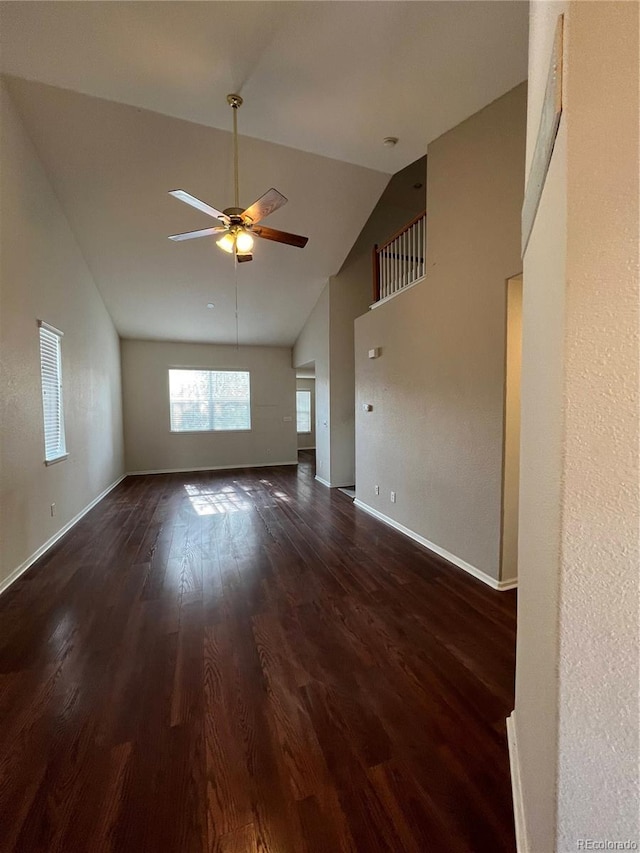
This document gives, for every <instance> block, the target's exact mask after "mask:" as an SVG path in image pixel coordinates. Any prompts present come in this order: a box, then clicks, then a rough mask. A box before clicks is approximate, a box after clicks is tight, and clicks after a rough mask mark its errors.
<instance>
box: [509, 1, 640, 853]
mask: <svg viewBox="0 0 640 853" xmlns="http://www.w3.org/2000/svg"><path fill="white" fill-rule="evenodd" d="M566 10H567V17H566V26H565V71H566V78H565V101H564V114H563V118H562V122H561V127H560V133H559V136H558V140H557V143H556V147H555V150H554V154H553V158H552V163H551V168H550V171H549V175H548V177H547V181H546V184H545V188H544V192H543V198H542V203H541V206H540V209H539V211H538V215H537V218H536V222H535V225H534V230H533V233H532V237H531V240H530V243H529V246H528V249H527V252H526V256H525V264H524V304H523V314H524V317H523V324H524V331H523V340H524V343H523V380H522V398H523V402H522V419H523V420H522V423H523V429H522V466H521V467H522V472H523V476H522V485H521V496H520V497H521V508H520V530H521V533H520V552H519V557H520V593H519V620H518V621H519V625H518V652H517V689H516V708H515V719H516V731H517V742H518V753H519V759H520V778H521V782H522V790H523V804H524V811H525V818H526V830H527V836H528V849H529V851H531V853H535V851H538V850H557V851H559V853H568V851H572V850H575V849H577V842H578V840H579V839H581V838H582V839H584V838H592V839H607V840H610V841H625V840H627V839H631V840H633V841H637V839H638V837H639V831H640V826H639V820H638V815H639V811H640V809H639V807H640V802H639V794H638V792H639V785H638V754H639V748H638V747H639V745H638V618H637V617H638V611H637V607H638V562H639V555H638V529H639V518H638V506H639V494H638V422H639V413H638V397H637V391H638V384H639V376H638V356H639V353H638V329H639V327H638V321H639V317H638V302H639V293H638V276H639V271H638V225H639V222H638V159H639V150H638V118H639V116H638V90H637V85H631V81H637V78H638V63H639V56H638V6H637V4H632V3H571V4H568V5H567V6H566ZM557 12H558V8H557V7H555V8H554V7H551V6H549V5H547V4H543V3H539V4H532V10H531V15H532V21H531V23H532V26H531V31H530V33H531V35H530V38H531V50H530V55H531V62H530V85H531V89H532V98H531V103H532V104H535V105H537V107H538V110H539V105H540V102H541V92H542V91H543V90H544V86H545V83H546V69H547V68H548V62H549V56H550V43H551V38H552V35H553V30H554V28H555V23H556V14H557ZM538 117H539V112H538V111H532V112H531V113H530V116H529V123H530V131H531V132H530V136H529V144H528V148H529V152H531V151H532V150H533V145H534V144H535V132H536V130H537V126H538Z"/></svg>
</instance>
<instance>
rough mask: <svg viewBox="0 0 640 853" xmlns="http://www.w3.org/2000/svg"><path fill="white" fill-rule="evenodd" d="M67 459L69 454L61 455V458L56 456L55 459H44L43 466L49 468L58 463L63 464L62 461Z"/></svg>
mask: <svg viewBox="0 0 640 853" xmlns="http://www.w3.org/2000/svg"><path fill="white" fill-rule="evenodd" d="M68 458H69V454H68V453H63V454H62V455H61V456H56V457H55V459H45V460H44V464H45V465H46V466H47V467H49V465H57V463H58V462H64V460H65V459H68Z"/></svg>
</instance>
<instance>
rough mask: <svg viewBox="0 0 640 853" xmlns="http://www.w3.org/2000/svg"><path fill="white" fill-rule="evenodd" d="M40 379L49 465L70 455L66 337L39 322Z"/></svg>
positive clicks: (45, 459)
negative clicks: (64, 357)
mask: <svg viewBox="0 0 640 853" xmlns="http://www.w3.org/2000/svg"><path fill="white" fill-rule="evenodd" d="M39 326H40V376H41V378H42V412H43V418H44V461H45V463H46V464H47V465H49V464H51V463H52V462H58V461H60V460H61V459H65V458H66V456H67V446H66V443H65V437H64V410H63V406H62V346H61V345H62V335H63V333H62V332H60V331H58V329H54V328H53V326H49V325H47V324H46V323H43V322H42V320H40V321H39Z"/></svg>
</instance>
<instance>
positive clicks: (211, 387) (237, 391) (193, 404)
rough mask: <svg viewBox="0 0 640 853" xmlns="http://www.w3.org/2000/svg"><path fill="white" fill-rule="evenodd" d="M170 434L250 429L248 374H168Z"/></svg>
mask: <svg viewBox="0 0 640 853" xmlns="http://www.w3.org/2000/svg"><path fill="white" fill-rule="evenodd" d="M169 407H170V411H171V432H233V431H238V430H249V429H251V383H250V380H249V371H247V370H178V369H173V368H172V369H171V370H169Z"/></svg>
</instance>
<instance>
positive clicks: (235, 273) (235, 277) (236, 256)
mask: <svg viewBox="0 0 640 853" xmlns="http://www.w3.org/2000/svg"><path fill="white" fill-rule="evenodd" d="M234 115H235V113H234ZM233 268H234V275H233V277H234V280H235V288H236V349H239V347H240V335H239V333H238V255H237V254H236V253H235V252H234V257H233Z"/></svg>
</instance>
